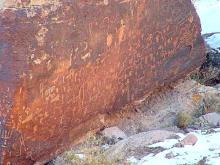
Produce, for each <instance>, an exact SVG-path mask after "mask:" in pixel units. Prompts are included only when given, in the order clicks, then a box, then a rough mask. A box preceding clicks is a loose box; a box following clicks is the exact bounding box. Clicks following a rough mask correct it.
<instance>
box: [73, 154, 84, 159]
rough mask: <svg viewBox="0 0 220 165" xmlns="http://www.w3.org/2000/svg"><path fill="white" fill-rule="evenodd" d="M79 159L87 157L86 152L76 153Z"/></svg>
mask: <svg viewBox="0 0 220 165" xmlns="http://www.w3.org/2000/svg"><path fill="white" fill-rule="evenodd" d="M75 155H76V156H77V157H78V158H79V159H81V160H83V159H85V155H84V154H75Z"/></svg>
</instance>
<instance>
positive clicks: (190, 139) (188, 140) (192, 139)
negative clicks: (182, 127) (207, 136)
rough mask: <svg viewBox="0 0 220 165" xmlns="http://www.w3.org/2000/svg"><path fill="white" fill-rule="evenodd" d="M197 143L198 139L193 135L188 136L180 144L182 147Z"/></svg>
mask: <svg viewBox="0 0 220 165" xmlns="http://www.w3.org/2000/svg"><path fill="white" fill-rule="evenodd" d="M197 141H198V138H197V137H196V136H195V135H193V134H189V135H187V136H186V137H185V138H184V139H183V140H182V141H181V142H180V144H181V145H182V146H185V145H195V144H196V143H197Z"/></svg>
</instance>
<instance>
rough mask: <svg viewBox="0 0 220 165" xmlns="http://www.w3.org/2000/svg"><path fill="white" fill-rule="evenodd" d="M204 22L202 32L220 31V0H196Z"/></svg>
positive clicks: (197, 8) (199, 13)
mask: <svg viewBox="0 0 220 165" xmlns="http://www.w3.org/2000/svg"><path fill="white" fill-rule="evenodd" d="M194 5H195V7H196V10H197V12H198V15H199V17H200V20H201V24H202V34H206V33H212V32H220V21H219V20H220V0H195V2H194Z"/></svg>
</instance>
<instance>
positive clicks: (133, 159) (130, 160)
mask: <svg viewBox="0 0 220 165" xmlns="http://www.w3.org/2000/svg"><path fill="white" fill-rule="evenodd" d="M127 161H128V162H130V163H131V164H136V163H137V162H138V160H137V159H136V158H135V157H134V156H132V157H130V158H128V159H127Z"/></svg>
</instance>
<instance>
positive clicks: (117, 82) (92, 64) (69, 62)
mask: <svg viewBox="0 0 220 165" xmlns="http://www.w3.org/2000/svg"><path fill="white" fill-rule="evenodd" d="M0 2H1V3H0V7H1V11H0V15H1V17H0V121H1V123H0V128H1V130H0V134H1V136H0V137H1V138H0V146H1V147H0V164H7V163H9V162H11V164H16V165H19V164H33V163H34V162H41V161H44V160H48V159H50V158H52V157H53V156H54V155H56V154H58V153H60V152H61V151H63V150H64V149H65V148H67V147H69V146H70V144H73V143H74V142H75V141H76V140H77V139H78V138H79V137H80V136H82V134H83V133H85V132H87V131H88V130H90V129H94V128H97V123H98V121H99V119H100V121H101V122H102V123H103V122H104V121H103V119H102V118H101V117H100V118H98V119H97V114H99V113H106V112H111V111H114V110H118V109H120V108H121V107H123V106H124V105H126V104H128V103H131V102H133V101H135V100H137V99H140V98H141V97H142V96H144V95H146V94H149V93H150V92H152V91H153V90H154V89H155V88H157V87H160V86H163V85H167V84H169V83H170V82H173V81H176V80H178V79H180V78H182V77H183V76H185V75H186V74H187V73H189V72H190V71H192V70H194V69H195V68H196V67H197V66H199V65H200V64H201V63H202V62H203V60H204V56H203V55H204V43H203V39H202V38H201V36H200V23H199V18H198V16H197V14H196V12H195V9H194V7H193V5H192V4H191V1H190V0H169V1H168V0H152V1H149V0H137V1H132V0H111V1H109V0H104V1H103V0H92V1H87V0H76V1H68V0H63V1H62V2H57V1H56V3H51V4H50V2H52V1H48V3H46V1H43V0H37V1H34V0H33V1H29V0H19V1H13V0H12V1H6V0H5V1H0ZM100 121H99V122H100Z"/></svg>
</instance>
